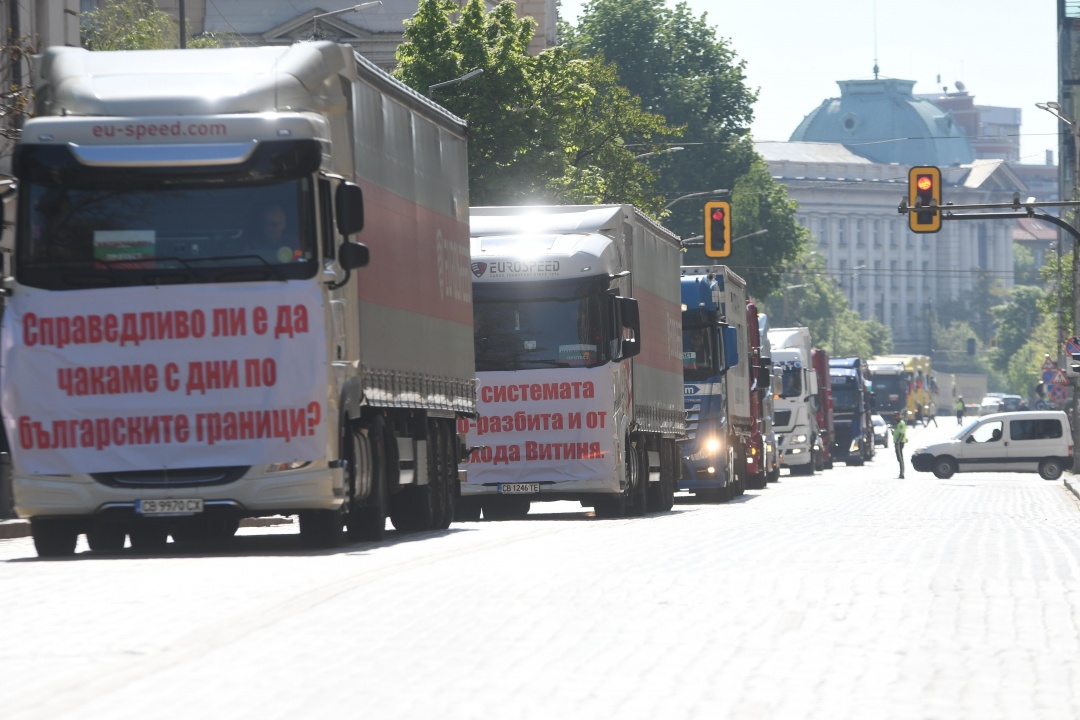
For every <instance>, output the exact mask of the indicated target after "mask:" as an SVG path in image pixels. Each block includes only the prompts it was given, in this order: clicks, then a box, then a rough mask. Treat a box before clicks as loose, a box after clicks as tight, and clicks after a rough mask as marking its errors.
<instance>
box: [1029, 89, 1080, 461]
mask: <svg viewBox="0 0 1080 720" xmlns="http://www.w3.org/2000/svg"><path fill="white" fill-rule="evenodd" d="M1035 107H1037V108H1039V109H1040V110H1045V111H1046V112H1048V113H1050V114H1051V115H1053V116H1054V117H1056V118H1057V119H1058V120H1060V121H1061V122H1063V123H1065V124H1066V125H1067V126H1068V127H1069V132H1070V133H1071V134H1072V151H1073V158H1072V167H1071V168H1070V170H1071V171H1072V197H1073V200H1080V177H1078V174H1080V125H1078V124H1077V122H1076V121H1075V120H1074V119H1072V118H1071V117H1069V116H1068V115H1066V114H1065V113H1064V112H1062V110H1061V105H1059V104H1058V103H1056V102H1045V103H1035ZM1059 155H1060V153H1059ZM1059 159H1060V158H1059ZM1062 167H1064V163H1062ZM1072 221H1073V227H1074V228H1078V229H1080V209H1078V208H1073V218H1072ZM1072 250H1073V253H1072V262H1073V267H1072V292H1073V306H1072V321H1073V327H1072V336H1073V337H1075V336H1076V335H1077V334H1080V243H1077V242H1076V238H1075V237H1074V238H1073V244H1072ZM1059 266H1060V260H1059ZM1064 352H1065V351H1064V349H1063V348H1061V347H1058V356H1059V358H1061V359H1062V360H1064ZM1078 395H1080V382H1077V381H1076V380H1075V379H1074V380H1073V407H1072V431H1073V445H1074V446H1075V445H1076V443H1077V442H1080V427H1078V425H1080V397H1077V396H1078Z"/></svg>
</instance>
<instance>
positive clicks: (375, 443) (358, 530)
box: [345, 418, 389, 542]
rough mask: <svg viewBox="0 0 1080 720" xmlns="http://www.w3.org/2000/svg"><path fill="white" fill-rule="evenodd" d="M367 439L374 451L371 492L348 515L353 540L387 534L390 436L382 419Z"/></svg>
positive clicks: (347, 519)
mask: <svg viewBox="0 0 1080 720" xmlns="http://www.w3.org/2000/svg"><path fill="white" fill-rule="evenodd" d="M367 442H368V444H369V448H370V451H371V470H370V472H371V494H370V495H368V497H367V499H366V500H364V501H363V502H362V503H359V504H357V505H355V506H354V507H353V508H352V510H351V511H350V512H349V515H348V517H346V518H345V525H346V528H347V533H348V535H349V539H350V540H352V541H355V542H378V541H380V540H382V539H383V538H384V537H385V536H386V514H387V506H388V505H389V502H388V498H387V495H388V489H387V487H386V435H385V430H384V426H383V422H382V418H376V419H375V422H373V423H372V424H371V425H370V426H369V427H368V435H367Z"/></svg>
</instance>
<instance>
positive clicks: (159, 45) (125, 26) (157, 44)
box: [82, 0, 222, 50]
mask: <svg viewBox="0 0 1080 720" xmlns="http://www.w3.org/2000/svg"><path fill="white" fill-rule="evenodd" d="M82 41H83V45H84V46H86V47H87V48H88V49H90V50H167V49H171V48H178V47H180V25H179V23H177V22H176V21H175V20H173V19H172V17H171V16H170V15H169V14H168V13H166V12H164V11H162V10H158V9H157V7H156V6H155V5H154V3H152V2H150V0H105V1H104V2H102V3H101V4H99V5H98V8H97V9H96V10H90V11H88V12H85V13H83V14H82ZM221 44H222V43H221V39H220V38H218V37H217V36H215V35H214V34H213V33H206V34H204V35H200V36H199V37H195V38H189V39H188V41H187V46H188V47H190V48H198V47H220V46H221Z"/></svg>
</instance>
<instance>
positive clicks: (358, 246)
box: [338, 242, 371, 270]
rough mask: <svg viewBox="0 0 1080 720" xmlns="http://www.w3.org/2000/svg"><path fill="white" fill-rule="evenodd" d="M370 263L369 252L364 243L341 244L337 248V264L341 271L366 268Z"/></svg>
mask: <svg viewBox="0 0 1080 720" xmlns="http://www.w3.org/2000/svg"><path fill="white" fill-rule="evenodd" d="M370 261H371V252H370V251H369V250H368V246H367V245H365V244H364V243H357V242H343V243H341V247H340V248H338V263H339V264H340V265H341V267H342V269H343V270H356V269H357V268H362V267H367V264H368V262H370Z"/></svg>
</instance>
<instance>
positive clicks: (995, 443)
mask: <svg viewBox="0 0 1080 720" xmlns="http://www.w3.org/2000/svg"><path fill="white" fill-rule="evenodd" d="M911 466H912V467H913V468H915V469H916V470H918V471H920V472H932V473H934V475H937V476H938V477H939V478H942V479H945V478H948V477H951V476H952V475H953V473H956V472H979V471H983V472H1038V473H1039V475H1041V476H1042V477H1043V479H1045V480H1057V479H1058V478H1059V477H1061V473H1062V472H1063V471H1064V470H1068V469H1070V468H1072V466H1073V456H1072V431H1071V430H1070V428H1069V418H1068V416H1067V415H1066V414H1065V413H1064V412H1062V411H1061V410H1027V411H1019V412H1008V413H994V414H992V415H986V416H984V417H980V418H979V419H977V420H974V421H972V422H971V423H969V424H968V425H967V426H965V427H964V428H963V429H962V430H960V431H959V432H957V433H956V435H954V436H953V437H952V438H951V439H950V440H946V441H945V442H940V443H935V444H933V445H928V446H926V447H923V448H918V449H916V450H915V452H913V453H912V455H911Z"/></svg>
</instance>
